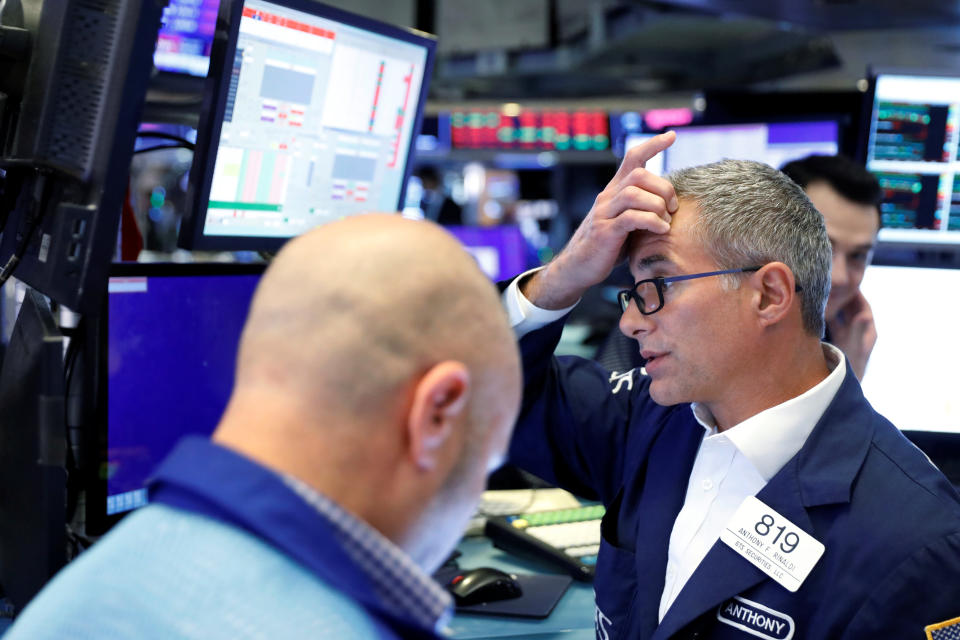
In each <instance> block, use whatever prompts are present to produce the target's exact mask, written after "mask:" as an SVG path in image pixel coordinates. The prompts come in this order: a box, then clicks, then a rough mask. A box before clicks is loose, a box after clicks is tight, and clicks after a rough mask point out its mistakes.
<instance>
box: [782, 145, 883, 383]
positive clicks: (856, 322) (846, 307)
mask: <svg viewBox="0 0 960 640" xmlns="http://www.w3.org/2000/svg"><path fill="white" fill-rule="evenodd" d="M781 171H783V172H784V173H785V174H787V175H788V176H790V178H791V179H792V180H793V181H794V182H796V183H797V184H798V185H800V186H801V187H802V188H803V190H804V191H805V192H806V194H807V197H808V198H810V201H811V202H813V206H815V207H816V208H817V209H818V210H819V211H820V213H822V214H823V218H824V222H825V223H826V225H827V236H828V237H829V238H830V244H831V245H832V247H833V269H832V272H831V283H830V297H829V299H828V300H827V309H826V312H825V317H826V321H827V336H826V341H827V342H830V343H831V344H835V345H836V346H838V347H840V350H841V351H843V353H844V355H846V356H847V359H848V360H849V362H850V366H851V367H852V368H853V371H854V373H856V374H857V378H858V379H861V380H862V379H863V374H864V372H865V371H866V368H867V360H868V359H869V358H870V352H871V351H873V347H874V345H875V344H876V342H877V329H876V326H875V325H874V322H873V312H872V311H871V309H870V303H869V302H867V299H866V298H864V296H863V293H861V292H860V283H861V282H862V281H863V273H864V271H865V270H866V268H867V265H868V264H870V259H871V257H872V255H873V250H874V247H875V246H876V244H877V232H878V231H879V230H880V199H881V195H882V194H881V191H880V184H879V183H878V182H877V179H876V178H875V177H874V175H873V174H872V173H870V172H869V171H867V170H866V169H864V168H863V167H862V166H861V165H859V164H857V163H856V162H854V161H853V160H850V159H849V158H846V157H844V156H823V155H811V156H807V157H806V158H803V159H801V160H794V161H793V162H789V163H787V164H786V165H784V166H783V167H782V169H781Z"/></svg>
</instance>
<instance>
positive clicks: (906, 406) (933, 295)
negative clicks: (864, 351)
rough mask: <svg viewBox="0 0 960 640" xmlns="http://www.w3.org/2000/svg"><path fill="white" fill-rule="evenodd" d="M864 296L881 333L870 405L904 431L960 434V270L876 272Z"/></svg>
mask: <svg viewBox="0 0 960 640" xmlns="http://www.w3.org/2000/svg"><path fill="white" fill-rule="evenodd" d="M860 289H861V291H863V295H864V296H865V297H866V299H867V300H868V301H869V302H870V306H871V307H872V308H873V316H874V320H875V322H876V325H877V344H876V346H875V347H874V349H873V353H872V354H871V356H870V361H869V362H868V363H867V371H866V373H865V374H864V376H863V382H862V386H863V392H864V394H865V395H866V397H867V400H869V401H870V404H872V405H873V407H874V409H876V410H877V411H879V412H880V413H881V414H883V415H884V416H886V417H887V418H888V419H889V420H890V421H891V422H893V424H895V425H896V426H898V427H900V428H901V429H904V430H907V429H913V430H919V431H952V432H956V433H960V397H958V395H957V376H956V358H957V355H958V354H960V331H957V330H956V328H955V327H954V326H953V323H954V322H955V321H956V319H957V318H960V298H958V297H957V296H956V295H954V292H957V291H960V269H931V268H921V267H892V266H878V265H873V266H870V267H868V268H867V270H866V273H865V275H864V277H863V284H862V285H861V287H860Z"/></svg>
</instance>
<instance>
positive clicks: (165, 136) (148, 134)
mask: <svg viewBox="0 0 960 640" xmlns="http://www.w3.org/2000/svg"><path fill="white" fill-rule="evenodd" d="M137 137H138V138H156V139H158V140H172V141H173V142H179V143H180V144H179V145H176V146H178V147H186V148H187V149H194V148H195V147H196V146H197V145H195V144H194V143H192V142H190V141H189V140H187V139H186V138H184V137H183V136H178V135H174V134H172V133H164V132H163V131H137ZM134 153H137V152H136V151H134Z"/></svg>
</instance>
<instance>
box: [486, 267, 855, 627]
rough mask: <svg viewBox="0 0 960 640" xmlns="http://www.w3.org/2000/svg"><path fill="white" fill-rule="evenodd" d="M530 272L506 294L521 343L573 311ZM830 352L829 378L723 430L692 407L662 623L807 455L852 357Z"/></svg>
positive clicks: (826, 353) (825, 348) (703, 411)
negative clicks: (725, 541) (713, 551)
mask: <svg viewBox="0 0 960 640" xmlns="http://www.w3.org/2000/svg"><path fill="white" fill-rule="evenodd" d="M527 273H533V271H528V272H527ZM525 275H527V274H523V275H522V276H519V277H517V278H515V279H514V280H513V282H511V283H510V286H509V287H507V288H506V289H505V290H504V292H503V294H502V300H503V304H504V307H505V308H506V310H507V315H508V317H509V319H510V323H511V325H512V326H513V330H514V332H515V333H516V335H517V337H518V338H521V337H523V336H524V335H526V334H527V333H530V332H531V331H534V330H536V329H539V328H541V327H543V326H546V325H547V324H549V323H551V322H553V321H554V320H558V319H560V318H561V317H563V316H564V315H565V314H566V313H568V312H569V311H570V309H572V308H573V307H572V306H571V307H569V308H567V309H560V310H556V311H553V310H547V309H541V308H540V307H537V306H535V305H534V304H533V303H531V302H530V301H529V300H527V298H526V297H525V296H524V295H523V294H522V293H521V292H520V288H519V287H518V282H519V281H520V280H521V279H522V278H523V276H525ZM823 352H824V356H825V357H826V359H827V366H828V367H829V368H830V374H829V375H828V376H827V377H826V378H824V379H823V380H822V381H821V382H820V383H819V384H817V385H816V386H815V387H813V388H812V389H810V390H808V391H806V392H805V393H803V394H801V395H799V396H797V397H796V398H791V399H790V400H787V401H786V402H784V403H781V404H779V405H777V406H775V407H771V408H769V409H766V410H765V411H761V412H760V413H758V414H757V415H755V416H752V417H750V418H748V419H747V420H744V421H743V422H741V423H740V424H738V425H736V426H734V427H731V428H730V429H727V430H726V431H724V432H723V433H718V432H717V427H716V422H715V421H714V419H713V416H712V415H711V414H710V411H709V410H708V409H707V408H706V407H704V406H701V405H697V404H693V405H692V407H691V408H692V409H693V414H694V417H695V418H696V420H697V422H699V423H700V424H701V425H703V428H704V431H705V433H704V439H703V442H702V443H701V444H700V449H699V451H698V452H697V457H696V459H695V460H694V463H693V470H692V471H691V472H690V480H689V482H688V483H687V495H686V498H685V500H684V503H683V508H682V509H681V510H680V513H679V514H677V519H676V520H675V521H674V523H673V530H672V531H671V534H670V545H669V549H668V551H667V570H666V579H665V582H664V587H663V594H662V595H661V598H660V612H659V614H660V615H659V619H660V620H661V621H662V620H663V617H664V615H665V614H666V613H667V610H668V609H669V608H670V605H671V604H673V601H674V600H675V599H676V597H677V595H678V594H679V593H680V590H681V589H683V586H684V585H685V584H686V583H687V581H688V580H689V579H690V576H691V575H693V572H694V571H695V570H696V568H697V566H699V564H700V562H701V561H702V560H703V558H704V556H706V555H707V552H708V551H709V550H710V547H712V546H713V544H714V543H715V542H716V541H717V540H718V539H719V538H720V531H721V530H722V529H723V526H724V525H725V524H726V523H727V521H729V520H730V518H732V517H733V514H734V513H735V512H736V510H737V508H738V507H739V506H740V504H741V503H742V502H743V501H744V500H745V499H746V498H747V497H749V496H754V495H756V494H757V493H758V492H759V491H760V490H761V489H763V487H764V486H766V484H767V482H769V481H770V479H771V478H772V477H773V476H774V475H776V473H777V472H778V471H779V470H780V469H781V468H782V467H783V465H785V464H786V463H787V462H788V461H789V460H790V458H792V457H793V456H795V455H796V454H797V452H798V451H800V448H801V447H803V444H804V443H805V442H806V440H807V437H808V436H809V435H810V432H811V431H813V428H814V426H816V424H817V422H818V421H819V420H820V417H821V416H822V415H823V413H824V411H826V409H827V406H828V405H829V404H830V402H831V401H832V400H833V398H834V396H836V394H837V391H838V390H839V389H840V385H841V384H842V383H843V378H844V375H845V374H846V363H845V358H844V356H843V352H841V351H840V350H839V349H837V348H836V347H834V346H833V345H830V344H826V343H824V344H823Z"/></svg>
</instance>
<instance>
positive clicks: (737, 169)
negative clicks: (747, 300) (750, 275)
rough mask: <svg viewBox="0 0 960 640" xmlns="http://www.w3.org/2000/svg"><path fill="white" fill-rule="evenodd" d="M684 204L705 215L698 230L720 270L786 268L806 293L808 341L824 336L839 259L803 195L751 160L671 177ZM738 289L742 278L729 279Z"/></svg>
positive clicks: (724, 162) (780, 175)
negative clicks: (834, 265) (770, 265)
mask: <svg viewBox="0 0 960 640" xmlns="http://www.w3.org/2000/svg"><path fill="white" fill-rule="evenodd" d="M667 179H668V180H669V181H670V182H671V183H673V188H674V189H675V190H676V192H677V197H678V198H679V199H681V200H688V201H694V202H696V203H697V207H698V210H699V213H700V217H699V220H697V222H696V223H695V224H694V226H693V227H692V229H693V233H694V234H696V236H698V239H699V240H701V241H702V242H703V244H704V246H705V247H706V249H707V251H708V252H709V253H710V255H711V256H712V257H713V258H714V259H715V260H716V261H717V264H718V265H719V266H720V268H721V269H737V268H740V267H751V266H756V265H764V264H767V263H768V262H775V261H776V262H783V263H784V264H786V265H787V266H788V267H790V269H791V270H792V271H793V275H794V278H795V279H796V281H797V284H798V285H800V286H801V287H802V290H801V292H800V294H799V295H800V313H801V317H802V318H803V326H804V328H805V329H806V330H807V332H808V333H810V334H812V335H816V336H818V337H820V336H823V329H824V320H823V311H824V307H825V306H826V304H827V296H829V295H830V267H831V263H832V255H831V249H830V240H829V239H828V238H827V229H826V227H825V226H824V223H823V216H822V215H820V212H819V211H817V209H816V208H815V207H814V206H813V204H811V202H810V200H809V199H808V198H807V196H806V194H805V193H804V192H803V190H802V189H801V188H800V187H799V186H797V185H796V184H795V183H794V182H793V181H792V180H790V178H788V177H787V176H786V175H784V174H783V173H781V172H780V171H777V170H776V169H774V168H773V167H770V166H768V165H765V164H762V163H760V162H752V161H748V160H721V161H720V162H714V163H712V164H707V165H703V166H699V167H691V168H689V169H680V170H679V171H674V172H672V173H671V174H670V175H669V176H667ZM724 277H725V278H727V282H728V283H730V284H729V286H732V287H733V288H735V287H737V286H739V283H740V280H739V279H738V278H736V277H735V276H733V277H731V276H724Z"/></svg>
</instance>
